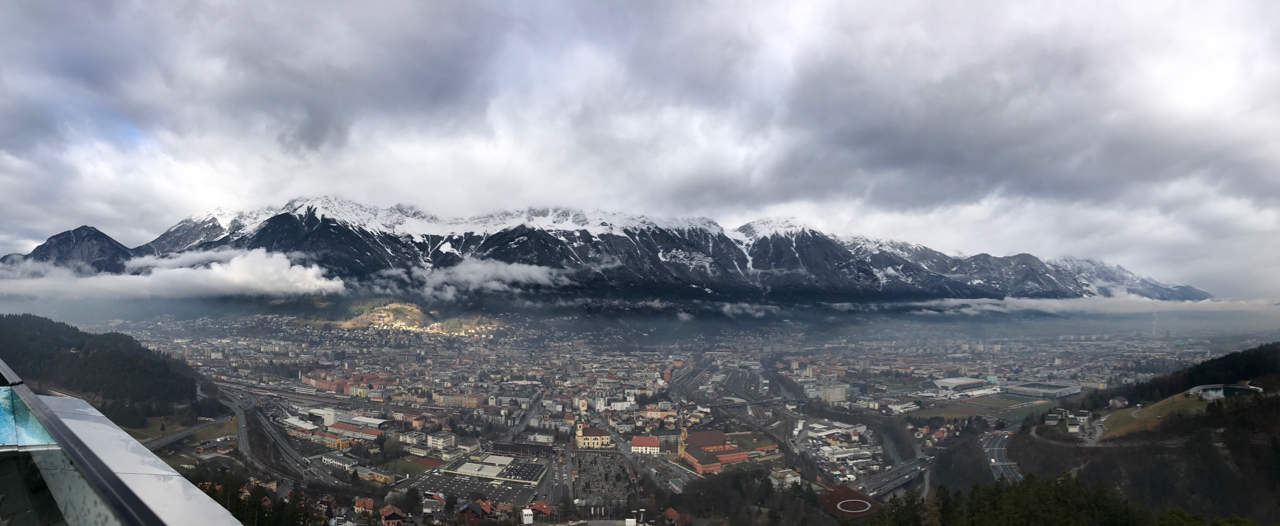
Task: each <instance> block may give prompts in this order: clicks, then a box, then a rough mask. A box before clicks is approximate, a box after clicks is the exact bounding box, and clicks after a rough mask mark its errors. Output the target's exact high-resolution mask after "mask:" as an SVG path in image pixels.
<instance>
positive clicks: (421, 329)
mask: <svg viewBox="0 0 1280 526" xmlns="http://www.w3.org/2000/svg"><path fill="white" fill-rule="evenodd" d="M392 310H395V311H399V312H400V314H401V315H403V314H404V312H403V311H405V310H407V311H413V312H415V313H416V314H415V315H413V316H411V318H412V319H410V320H408V321H405V320H404V319H401V318H403V316H397V315H390V314H387V313H388V312H389V311H392ZM371 312H372V313H373V315H368V316H363V317H360V318H358V320H359V321H358V322H357V323H345V322H344V323H333V322H326V321H316V320H313V319H308V318H305V317H297V316H293V315H283V314H255V315H234V316H209V317H193V318H176V317H173V316H162V317H157V318H151V319H147V320H145V321H136V320H135V321H121V320H114V321H110V322H102V323H99V324H96V325H94V326H91V327H88V328H89V329H92V330H95V331H116V332H123V333H125V334H128V335H131V336H133V337H135V338H136V339H138V340H139V341H140V342H141V343H142V344H144V345H145V346H147V347H149V348H151V349H153V350H155V351H158V352H161V353H163V354H166V355H168V356H170V357H172V358H175V359H178V360H181V361H183V362H185V363H186V364H188V365H189V366H190V367H191V368H193V369H194V370H195V371H196V372H197V373H198V374H199V376H200V377H201V378H202V384H201V386H202V387H201V391H202V392H201V393H199V396H200V397H202V398H203V399H205V400H216V401H217V402H218V404H220V405H221V406H223V407H224V408H225V410H224V416H220V417H208V418H202V419H200V421H199V422H197V423H196V424H194V425H190V426H181V425H175V424H174V423H173V422H166V418H165V417H152V418H151V419H149V421H148V425H147V427H146V428H145V429H131V430H130V431H131V432H132V433H134V434H135V437H136V438H138V439H139V440H140V441H142V442H143V443H144V444H145V445H146V446H147V447H148V448H149V449H151V450H153V451H155V452H156V453H157V454H158V455H159V456H160V457H161V458H163V459H164V461H165V462H166V463H168V464H170V465H171V466H174V467H175V468H177V469H179V470H181V471H182V472H185V473H188V474H189V475H188V477H189V478H192V480H193V481H195V480H200V478H201V477H205V478H207V479H208V480H206V481H203V482H202V483H206V484H216V483H217V477H216V473H219V472H223V471H234V472H241V473H246V474H251V477H250V478H249V486H253V487H258V488H265V489H266V490H267V491H266V494H267V495H269V496H268V498H286V497H288V496H290V495H305V498H306V499H307V502H308V503H310V505H312V506H314V507H316V508H317V509H319V510H323V514H324V515H325V516H327V517H332V521H333V522H331V523H332V524H365V523H368V521H369V520H383V521H384V523H386V522H385V521H386V520H387V519H388V518H389V519H390V520H395V518H396V517H405V518H406V519H405V520H420V521H422V522H423V523H429V521H431V520H433V519H432V517H435V518H436V519H435V520H441V519H443V520H449V521H452V520H454V519H455V518H458V517H469V518H470V519H474V520H476V521H480V520H493V521H513V522H514V521H523V520H527V519H528V520H536V521H562V520H569V519H592V518H597V519H609V518H612V519H623V518H625V519H628V520H632V519H633V520H638V521H645V520H646V519H645V517H646V516H647V517H649V518H650V519H657V518H659V516H665V517H666V519H669V520H670V521H671V522H672V523H677V522H679V521H681V520H684V519H681V517H682V514H683V515H684V516H685V518H686V519H687V518H688V517H687V516H688V512H692V511H693V510H681V509H680V508H679V507H678V506H674V505H671V503H672V502H673V500H672V499H673V498H675V499H678V498H679V497H678V496H679V495H680V494H681V493H682V492H684V491H685V489H686V487H688V486H689V485H690V484H692V483H695V481H699V480H703V479H705V478H707V477H711V476H715V475H717V474H724V473H733V472H741V473H752V474H755V475H757V476H760V477H765V478H767V480H768V482H769V483H770V484H771V485H772V486H774V488H775V490H776V491H779V492H781V491H798V492H802V493H803V492H805V491H810V492H812V494H813V495H817V496H818V501H817V502H816V507H823V508H825V511H827V512H828V514H829V515H830V516H831V517H834V518H835V519H838V520H840V519H848V518H856V517H858V516H860V515H862V514H866V513H874V512H875V511H877V510H878V509H879V508H880V506H881V505H882V503H884V502H887V501H888V500H889V499H891V498H892V497H893V496H894V495H902V494H904V492H914V494H924V495H925V496H927V495H928V493H929V492H930V491H931V488H933V487H935V486H936V485H937V484H938V482H939V481H938V480H937V479H936V478H934V477H951V476H954V474H948V473H947V472H948V470H950V471H955V469H954V468H953V467H950V466H946V465H939V460H938V458H939V456H940V455H945V454H946V452H947V451H948V450H949V449H951V448H953V447H955V446H957V445H958V444H961V443H962V441H963V440H966V438H967V439H969V440H971V441H972V440H973V439H974V438H975V437H976V438H977V443H978V444H979V445H980V447H981V448H982V450H983V455H982V456H983V458H982V465H983V466H984V467H983V468H982V469H989V471H990V478H988V479H986V480H1001V479H1004V480H1008V481H1015V480H1017V479H1020V478H1022V477H1023V475H1022V473H1021V472H1020V470H1019V466H1018V464H1017V462H1015V461H1014V460H1012V459H1011V458H1010V457H1009V456H1007V450H1008V445H1009V444H1008V443H1009V439H1010V437H1011V436H1013V435H1014V434H1015V433H1017V432H1018V431H1019V430H1020V429H1021V428H1023V427H1024V426H1028V425H1041V424H1042V423H1044V422H1045V421H1046V420H1047V421H1048V422H1049V424H1057V423H1058V421H1059V419H1062V421H1063V425H1064V426H1066V427H1064V429H1065V431H1066V432H1067V433H1068V434H1070V435H1073V436H1074V437H1075V440H1079V441H1081V442H1083V443H1086V444H1087V443H1096V442H1097V441H1099V440H1100V439H1101V438H1102V437H1103V435H1104V434H1106V433H1108V430H1107V429H1108V428H1107V426H1106V425H1105V421H1106V420H1107V416H1108V414H1110V413H1112V412H1116V411H1122V410H1126V408H1127V407H1128V402H1127V401H1126V400H1123V399H1113V400H1109V401H1108V402H1109V406H1108V407H1104V408H1101V409H1098V410H1095V411H1076V412H1067V411H1065V410H1061V409H1057V408H1058V403H1057V402H1058V400H1059V399H1062V398H1064V397H1070V396H1073V395H1078V394H1079V393H1081V392H1082V390H1086V391H1087V390H1102V389H1107V388H1109V387H1116V386H1123V385H1132V384H1136V383H1139V382H1142V381H1146V380H1150V379H1152V378H1154V377H1156V376H1157V375H1159V374H1162V373H1166V372H1169V371H1173V370H1175V369H1177V368H1179V367H1183V366H1186V365H1188V364H1193V363H1197V362H1200V361H1204V360H1206V359H1210V358H1213V357H1216V356H1219V355H1222V354H1224V353H1226V352H1228V351H1230V350H1234V349H1239V348H1244V347H1247V346H1249V345H1254V344H1256V343H1258V342H1257V341H1253V340H1251V339H1248V338H1232V339H1223V338H1222V337H1220V336H1212V335H1210V334H1208V333H1206V334H1197V335H1183V336H1177V335H1172V334H1169V333H1168V332H1167V331H1164V332H1161V331H1156V332H1154V333H1153V332H1152V331H1151V330H1148V329H1147V328H1146V327H1142V326H1141V325H1139V328H1137V329H1134V328H1132V327H1126V328H1123V329H1116V330H1115V331H1114V332H1113V333H1109V334H1099V333H1096V332H1094V333H1091V334H1088V335H1072V334H1062V333H1057V334H1047V333H1044V332H1039V333H1038V332H1037V331H1026V332H1027V333H1026V334H1017V333H1016V331H1015V332H1008V333H1007V334H1004V333H1000V331H993V333H992V334H987V335H979V336H967V335H962V334H963V333H964V332H965V331H953V330H950V329H951V328H950V327H948V326H946V325H943V326H940V327H939V326H934V325H930V324H929V323H927V322H926V323H884V324H873V325H872V326H870V327H862V328H861V329H857V330H849V329H847V328H846V329H842V330H830V329H822V328H820V327H815V326H814V325H812V324H805V323H791V322H789V321H779V320H772V321H765V322H760V321H754V322H753V323H752V324H751V325H733V324H729V325H724V324H720V325H710V326H708V327H704V328H699V329H696V332H694V333H693V335H692V336H691V335H689V334H684V333H682V332H681V331H688V330H690V329H688V328H687V327H686V326H687V324H688V322H687V321H685V320H677V321H672V320H665V319H664V320H654V319H644V318H640V319H637V320H634V321H633V322H626V321H625V320H624V321H622V322H619V321H617V320H608V321H601V320H599V319H595V318H592V317H590V316H585V315H581V314H560V315H533V314H529V313H510V312H507V313H492V314H471V315H460V316H453V317H444V316H441V318H440V319H438V320H437V319H436V318H435V316H438V313H429V314H430V315H429V316H428V315H421V316H420V314H423V313H421V312H418V311H416V307H412V306H408V305H397V304H392V305H391V306H389V307H385V306H384V307H380V308H376V309H372V311H371ZM694 323H697V322H694ZM1006 332H1007V331H1006ZM1068 423H1069V426H1068V425H1067V424H1068ZM1058 438H1059V439H1060V438H1062V437H1058ZM1046 440H1049V439H1046ZM944 464H947V462H944ZM931 479H932V480H931ZM242 491H248V489H243V490H242ZM676 502H678V500H677V501H676Z"/></svg>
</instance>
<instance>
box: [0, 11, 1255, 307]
mask: <svg viewBox="0 0 1280 526" xmlns="http://www.w3.org/2000/svg"><path fill="white" fill-rule="evenodd" d="M225 4H227V3H225V2H217V3H201V2H148V3H145V4H141V3H138V4H135V3H129V2H110V1H95V2H76V3H70V2H67V3H64V2H58V1H49V0H46V1H39V2H5V3H3V4H0V64H3V66H0V207H2V210H3V213H2V214H0V254H2V253H7V252H26V251H28V250H30V249H31V248H32V247H33V246H35V244H37V243H39V242H40V241H42V240H43V239H44V238H46V237H48V236H49V235H52V234H54V233H56V232H59V231H62V230H66V229H69V228H72V227H75V226H78V225H81V224H90V225H94V226H97V227H99V228H101V229H102V230H104V231H105V232H107V233H108V234H110V235H112V236H114V237H116V238H117V239H119V240H120V241H122V242H124V243H125V244H128V245H131V246H132V245H137V244H141V243H144V242H146V241H148V240H150V239H151V238H153V237H154V236H155V235H156V234H158V233H159V232H161V231H162V230H164V229H165V228H167V227H168V226H170V225H172V224H173V223H175V222H177V221H178V220H179V219H180V218H182V217H185V216H188V215H192V214H194V213H198V212H203V211H206V210H208V209H211V208H214V207H218V206H221V207H229V208H237V207H256V206H262V205H267V204H277V205H278V204H282V203H283V202H284V201H286V200H287V199H289V198H291V197H295V196H299V195H317V194H333V195H339V196H343V197H347V198H351V199H355V200H359V201H364V202H367V203H369V204H377V205H389V204H394V203H409V204H413V205H417V206H418V207H420V208H422V209H424V210H426V211H429V212H432V213H436V214H440V215H468V214H474V213H483V212H488V211H492V210H495V209H501V208H512V207H524V206H530V205H569V206H577V207H582V208H605V209H617V210H623V211H632V212H641V213H651V214H658V215H667V216H693V215H697V216H708V217H712V218H714V219H716V220H718V221H720V222H721V223H722V224H724V225H725V226H726V227H730V228H732V227H733V226H736V225H737V224H739V223H740V222H742V221H744V220H748V219H752V218H756V217H760V216H796V217H798V218H800V219H802V220H804V221H807V222H809V223H812V224H813V225H815V226H818V227H821V228H824V229H826V230H829V231H832V232H839V233H860V234H865V235H870V236H877V237H891V238H898V239H904V240H908V241H915V242H921V243H925V244H927V245H930V246H933V247H934V248H937V249H940V250H943V251H946V252H951V253H955V252H962V253H967V254H973V253H978V252H990V253H993V254H997V255H1004V254H1010V253H1015V252H1022V251H1026V252H1032V253H1035V254H1037V255H1041V256H1045V257H1056V256H1061V255H1078V256H1088V257H1097V258H1102V259H1106V260H1109V261H1113V262H1117V263H1120V264H1124V265H1126V266H1128V267H1129V268H1131V269H1133V270H1135V271H1138V272H1139V273H1142V274H1147V275H1151V276H1154V277H1156V278H1158V279H1162V280H1165V281H1171V282H1185V283H1190V284H1193V285H1195V286H1198V287H1200V288H1204V289H1206V290H1209V291H1211V292H1213V293H1215V294H1218V295H1220V296H1235V297H1259V296H1263V297H1280V243H1278V242H1277V241H1278V240H1280V238H1278V236H1277V234H1280V217H1278V215H1277V205H1278V204H1280V171H1277V168H1278V167H1280V38H1278V37H1280V35H1277V28H1280V25H1278V24H1276V23H1275V21H1276V20H1280V12H1277V11H1278V10H1280V8H1278V6H1280V4H1276V3H1275V2H1259V3H1256V4H1249V3H1239V4H1237V3H1229V2H1194V3H1185V4H1184V5H1185V6H1187V7H1188V8H1187V9H1175V8H1169V7H1168V6H1167V5H1163V4H1161V5H1156V4H1146V3H1144V2H1104V3H1102V4H1103V5H1107V8H1105V9H1103V8H1091V7H1086V3H1085V2H1054V3H1048V4H1045V5H1035V4H1037V3H1035V2H1025V1H1016V2H1008V3H988V2H931V3H921V4H916V3H913V2H904V1H892V2H883V3H863V2H833V3H820V2H818V3H813V2H778V3H774V4H754V3H744V2H739V1H734V2H724V3H714V2H672V3H664V2H627V3H623V2H600V1H584V2H580V3H575V2H511V3H500V2H475V1H464V2H458V3H456V4H452V3H449V2H440V1H432V2H420V1H411V2H395V1H385V2H375V3H352V2H334V3H327V2H316V1H308V2H299V3H291V2H236V5H225ZM1111 4H1120V9H1116V8H1115V7H1114V6H1112V5H1111Z"/></svg>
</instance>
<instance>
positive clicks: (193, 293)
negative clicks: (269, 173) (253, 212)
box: [0, 249, 346, 299]
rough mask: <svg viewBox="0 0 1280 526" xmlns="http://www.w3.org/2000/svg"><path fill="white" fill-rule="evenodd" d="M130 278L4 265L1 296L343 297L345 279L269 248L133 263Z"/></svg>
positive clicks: (32, 264) (40, 265)
mask: <svg viewBox="0 0 1280 526" xmlns="http://www.w3.org/2000/svg"><path fill="white" fill-rule="evenodd" d="M127 268H128V270H129V271H130V272H131V273H129V274H96V275H87V276H86V275H82V274H77V273H76V272H75V271H74V270H73V269H68V268H64V267H59V266H54V265H50V264H47V263H40V262H32V261H24V262H20V263H16V264H9V265H0V296H2V297H19V298H21V297H26V298H38V299H82V298H83V299H101V298H119V299H145V298H165V299H176V298H198V297H219V296H262V295H266V296H291V295H302V294H340V293H343V292H344V291H345V290H346V289H345V284H344V283H343V281H342V280H341V279H337V278H330V277H327V276H326V275H325V271H324V269H322V268H320V267H318V266H314V265H300V264H296V263H294V262H293V261H291V260H290V259H289V257H288V256H286V255H284V254H279V253H270V252H267V251H265V250H261V249H258V250H249V251H237V250H224V251H216V252H193V253H188V254H180V255H178V256H175V257H172V258H157V257H150V256H148V257H141V258H136V259H134V260H131V261H130V262H129V263H128V266H127Z"/></svg>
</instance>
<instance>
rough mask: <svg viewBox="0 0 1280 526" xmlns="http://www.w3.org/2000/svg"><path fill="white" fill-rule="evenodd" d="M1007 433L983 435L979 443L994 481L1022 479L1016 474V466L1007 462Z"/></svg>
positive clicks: (1011, 462) (1019, 474)
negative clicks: (985, 454)
mask: <svg viewBox="0 0 1280 526" xmlns="http://www.w3.org/2000/svg"><path fill="white" fill-rule="evenodd" d="M1010 436H1011V434H1010V433H1009V432H1007V431H997V432H991V433H983V434H982V438H981V439H980V442H981V444H982V450H983V451H985V452H986V453H987V462H989V465H990V467H991V476H992V477H995V479H996V480H1000V479H1002V478H1003V479H1005V480H1008V481H1016V480H1018V479H1020V478H1022V473H1020V472H1018V464H1017V463H1016V462H1013V461H1011V460H1009V457H1008V450H1009V437H1010Z"/></svg>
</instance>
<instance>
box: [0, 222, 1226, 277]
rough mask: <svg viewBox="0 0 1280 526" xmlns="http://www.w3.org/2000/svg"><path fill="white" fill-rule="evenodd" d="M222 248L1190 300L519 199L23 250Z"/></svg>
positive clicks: (1050, 264) (438, 263)
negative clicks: (516, 206)
mask: <svg viewBox="0 0 1280 526" xmlns="http://www.w3.org/2000/svg"><path fill="white" fill-rule="evenodd" d="M224 248H235V249H258V248H261V249H266V250H268V251H275V252H284V253H289V254H302V255H305V256H306V257H307V258H308V259H309V260H310V261H313V262H314V263H316V264H318V265H320V266H322V267H323V268H324V269H326V270H327V271H328V272H329V273H330V274H332V275H333V276H337V277H341V278H343V279H344V280H347V281H348V282H350V283H361V282H367V281H373V280H387V279H395V277H396V276H400V277H401V278H400V279H404V280H412V278H409V277H407V276H413V275H417V276H421V275H423V274H424V273H423V272H415V270H425V271H426V273H429V272H430V271H433V270H441V269H448V268H451V267H454V266H456V265H459V264H461V263H463V262H464V261H468V260H487V261H493V262H498V263H504V264H523V265H534V266H538V267H545V268H549V269H554V270H555V271H556V272H557V273H558V275H561V276H564V277H566V278H567V280H566V281H565V282H567V283H572V285H570V286H562V287H557V289H556V291H555V292H556V293H557V294H586V295H592V296H610V297H644V298H663V299H677V298H698V299H716V300H734V301H741V300H765V301H782V302H812V301H824V302H844V301H850V302H853V301H869V300H877V301H879V300H906V299H934V298H1001V297H1038V298H1075V297H1085V296H1096V295H1102V296H1109V295H1114V294H1118V293H1125V294H1133V295H1139V296H1144V297H1148V298H1154V299H1161V300H1200V299H1206V298H1208V297H1210V295H1209V294H1208V293H1206V292H1203V291H1200V290H1198V289H1195V288H1192V287H1188V286H1171V285H1165V284H1163V283H1160V282H1158V281H1156V280H1153V279H1150V278H1145V277H1141V276H1138V275H1135V274H1133V273H1132V272H1129V271H1128V270H1126V269H1124V268H1122V267H1119V266H1113V265H1108V264H1106V263H1102V262H1099V261H1094V260H1089V259H1074V258H1068V259H1062V260H1057V261H1045V260H1041V259H1039V258H1037V257H1035V256H1032V255H1030V254H1017V255H1013V256H1007V257H996V256H991V255H987V254H979V255H976V256H971V257H954V256H949V255H946V254H943V253H941V252H938V251H936V250H933V249H930V248H928V247H925V246H922V245H916V244H911V243H904V242H900V241H889V240H877V239H869V238H865V237H860V236H846V237H840V236H832V235H828V234H826V233H823V232H821V231H819V230H817V229H815V228H811V227H809V226H806V225H804V224H802V223H799V222H797V221H794V220H790V219H776V218H771V219H762V220H757V221H752V222H750V223H747V224H744V225H742V226H739V227H737V228H735V229H733V230H725V229H724V228H723V227H721V226H720V225H719V224H717V223H716V222H715V221H712V220H710V219H707V218H654V217H648V216H641V215H632V214H624V213H618V212H610V211H600V210H577V209H571V208H528V209H524V210H514V211H506V212H498V213H493V214H487V215H481V216H475V217H469V218H441V217H437V216H434V215H431V214H427V213H425V212H423V211H421V210H418V209H416V208H413V207H410V206H404V205H397V206H393V207H388V208H379V207H373V206H367V205H363V204H360V203H355V202H352V201H347V200H343V199H338V198H333V197H319V198H307V199H294V200H292V201H289V202H288V203H286V204H285V205H284V206H282V207H269V208H263V209H258V210H248V211H226V210H215V211H212V212H210V213H207V214H202V215H197V216H192V217H189V218H187V219H183V220H182V221H180V222H178V223H177V224H176V225H174V226H173V227H171V228H169V229H168V230H166V231H165V232H163V233H162V234H160V235H159V236H158V237H156V239H154V240H152V241H151V242H149V243H146V244H144V245H141V246H139V247H136V248H133V249H129V248H127V247H124V246H123V245H121V244H119V243H117V242H116V241H115V240H113V239H111V238H110V237H109V236H107V235H106V234H104V233H102V232H100V231H98V230H97V229H94V228H92V227H80V228H77V229H75V230H72V231H68V232H63V233H61V234H58V235H55V236H53V237H51V238H49V240H48V241H47V242H45V243H44V244H42V245H40V246H39V247H37V248H36V249H35V250H33V251H32V252H31V253H30V254H26V255H16V254H15V255H9V256H6V257H5V258H4V259H3V261H5V262H10V263H12V262H16V261H22V260H35V261H46V262H52V263H55V264H65V265H75V266H77V267H79V268H82V269H84V268H91V269H93V270H94V271H98V272H122V271H123V270H124V269H125V268H126V266H125V262H126V261H127V260H129V259H131V258H136V257H140V256H159V257H165V256H171V255H176V254H179V253H183V252H190V251H206V250H217V249H224Z"/></svg>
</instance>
